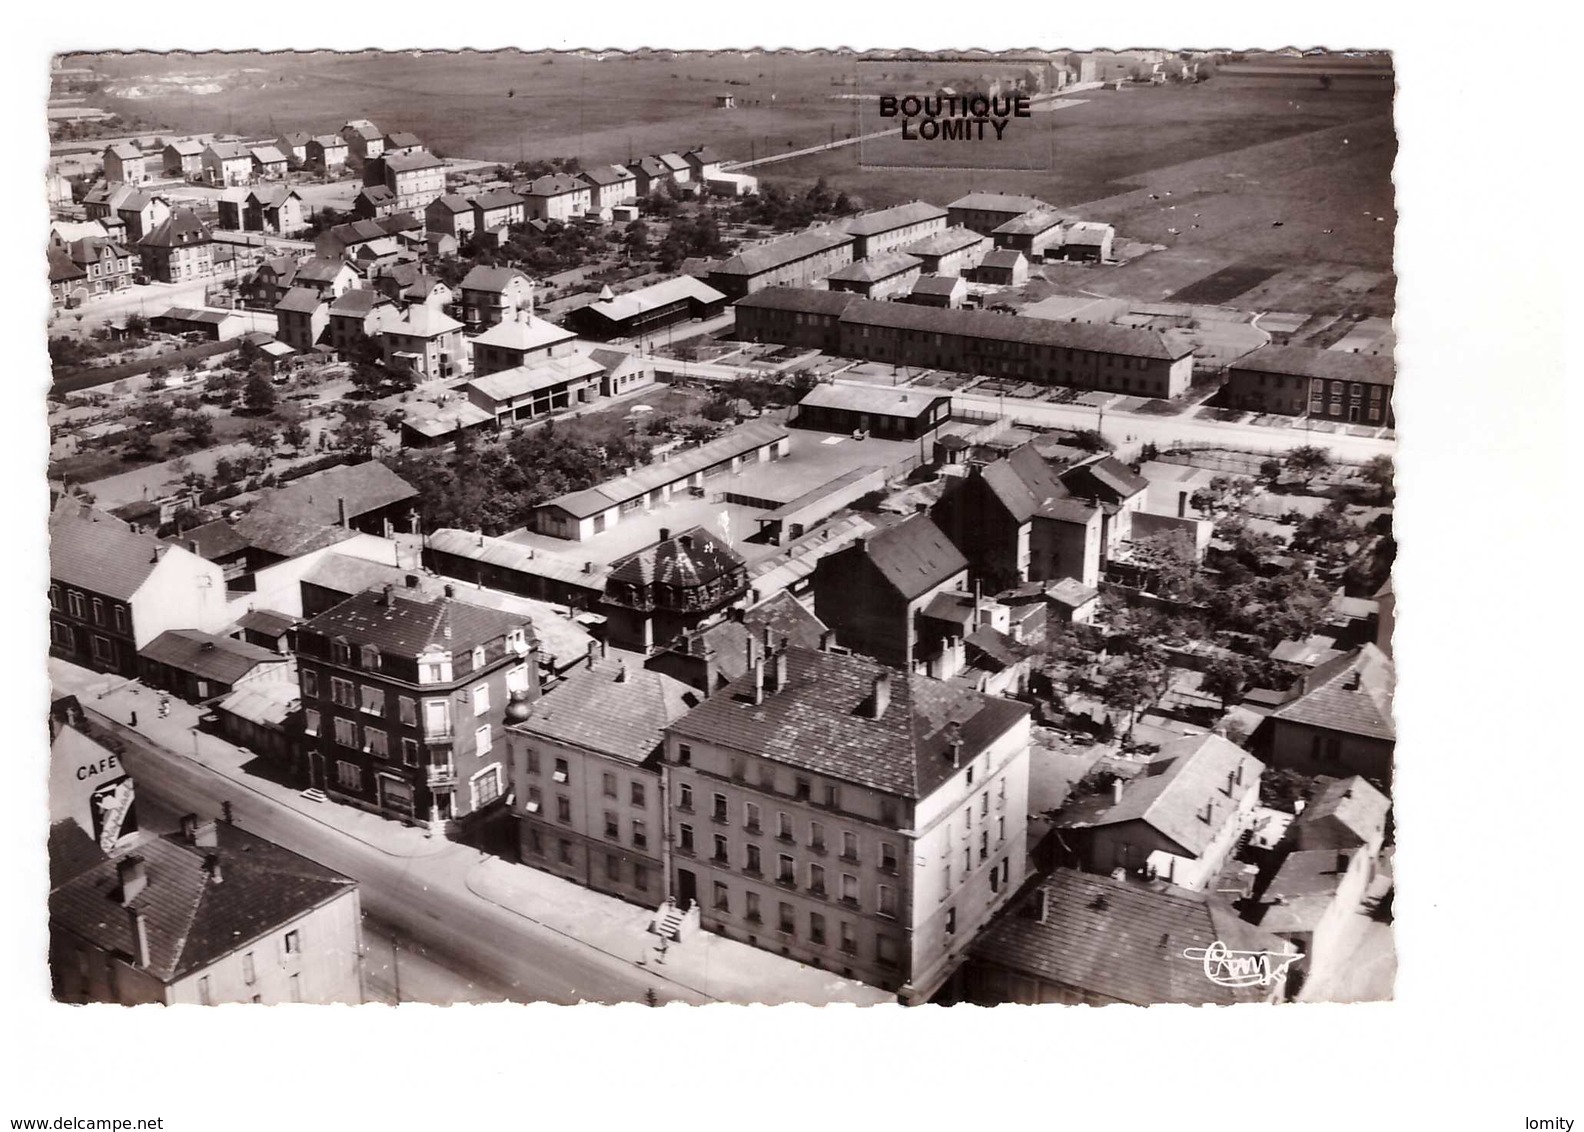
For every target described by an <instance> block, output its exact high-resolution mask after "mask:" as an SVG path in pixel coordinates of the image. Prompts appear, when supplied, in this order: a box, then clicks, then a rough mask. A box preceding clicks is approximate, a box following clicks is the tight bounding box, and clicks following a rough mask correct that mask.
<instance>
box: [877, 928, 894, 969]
mask: <svg viewBox="0 0 1584 1132" xmlns="http://www.w3.org/2000/svg"><path fill="white" fill-rule="evenodd" d="M875 958H876V959H877V960H879V962H880V966H882V967H895V966H896V965H897V941H896V940H894V939H892V938H891V937H890V936H888V935H877V936H875Z"/></svg>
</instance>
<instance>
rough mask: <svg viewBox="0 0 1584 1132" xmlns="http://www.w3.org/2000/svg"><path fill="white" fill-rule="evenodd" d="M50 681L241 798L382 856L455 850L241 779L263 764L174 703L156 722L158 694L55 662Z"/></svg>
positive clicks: (350, 810) (254, 778)
mask: <svg viewBox="0 0 1584 1132" xmlns="http://www.w3.org/2000/svg"><path fill="white" fill-rule="evenodd" d="M49 676H50V686H51V688H52V689H53V694H55V695H64V694H68V693H70V694H74V695H76V697H77V699H78V700H79V701H80V702H81V703H82V706H83V708H84V710H86V711H87V712H88V713H89V716H90V719H93V721H94V722H95V723H102V724H104V725H105V726H108V727H110V728H111V729H112V730H114V731H116V732H117V733H119V734H131V735H135V736H140V737H142V738H143V739H146V740H147V741H148V742H149V743H151V744H153V745H155V746H157V747H163V748H165V749H166V750H168V751H170V752H171V753H172V754H174V755H176V756H178V757H180V758H185V759H189V760H191V761H193V762H196V763H198V764H200V765H201V766H204V767H207V768H208V769H209V770H212V771H214V772H215V773H216V774H218V775H220V776H222V777H224V778H228V779H230V780H231V781H233V782H235V783H236V784H237V786H238V787H239V788H240V789H242V790H246V791H249V792H250V793H252V794H255V795H258V796H259V797H261V798H264V799H266V800H267V801H269V802H271V803H273V804H275V805H277V806H283V807H285V808H286V809H290V810H295V811H297V812H298V813H300V814H302V815H303V816H304V817H307V818H310V819H311V820H313V821H316V822H318V823H319V824H321V825H324V826H328V827H330V828H332V829H335V830H338V831H340V832H341V833H344V834H346V835H347V836H348V837H351V838H353V839H355V840H357V841H360V842H362V843H363V844H365V845H367V846H369V847H370V848H371V849H376V850H378V851H379V852H381V853H384V854H386V855H387V856H391V857H400V858H403V859H408V858H414V857H433V856H437V855H439V854H441V853H444V852H445V851H446V850H447V849H448V848H449V847H450V846H451V845H452V844H453V843H452V842H450V841H447V840H446V839H445V838H444V837H441V836H438V835H437V836H435V837H426V836H425V834H424V831H423V830H421V829H417V828H414V827H408V826H403V825H401V824H399V823H397V822H393V821H390V820H388V819H386V818H382V817H379V816H377V815H375V814H371V813H367V812H365V811H363V810H359V809H357V808H356V807H354V806H343V805H340V804H338V803H335V802H312V801H309V800H308V799H307V798H304V797H303V796H302V794H301V793H300V791H299V790H298V789H297V788H296V787H292V786H283V785H281V784H280V783H278V782H275V781H274V780H272V779H269V778H265V777H264V776H262V775H259V774H251V773H249V772H247V771H246V770H244V769H243V767H244V766H246V765H247V764H248V763H251V762H254V761H255V760H257V759H259V758H260V757H261V756H259V755H256V754H254V753H253V752H252V751H249V750H246V749H245V748H242V747H238V746H236V745H235V744H232V743H228V742H227V741H226V740H224V739H222V738H220V737H219V736H216V735H205V734H200V733H199V732H198V731H197V726H198V715H199V711H198V709H197V708H196V707H194V706H193V705H192V704H189V703H187V702H185V701H183V700H179V699H177V698H175V697H174V696H173V697H171V701H170V714H169V715H168V716H166V717H165V718H164V719H161V718H160V717H159V697H160V694H159V692H158V691H156V690H154V689H152V688H147V687H144V686H143V685H142V684H141V683H138V682H136V681H129V680H126V679H125V678H123V677H117V676H108V675H106V674H105V673H102V672H93V671H91V670H89V669H86V668H82V667H79V666H78V665H75V664H72V663H70V662H68V661H64V660H60V659H58V658H56V657H51V658H50V660H49ZM133 712H136V713H137V726H136V727H133V726H131V719H132V713H133ZM95 717H98V718H95Z"/></svg>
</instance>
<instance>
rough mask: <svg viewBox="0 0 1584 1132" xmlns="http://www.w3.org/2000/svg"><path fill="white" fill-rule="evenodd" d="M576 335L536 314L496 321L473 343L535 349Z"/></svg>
mask: <svg viewBox="0 0 1584 1132" xmlns="http://www.w3.org/2000/svg"><path fill="white" fill-rule="evenodd" d="M576 337H577V335H576V334H574V333H573V332H572V331H570V330H565V329H563V328H562V327H559V326H557V325H556V324H555V323H553V322H546V321H545V320H544V319H542V318H539V317H538V316H536V315H529V316H528V317H527V318H526V319H523V318H514V319H507V320H506V321H504V322H497V323H496V324H495V325H494V326H492V327H490V328H489V329H488V330H486V331H485V332H484V333H483V334H480V335H479V336H478V337H476V338H474V339H473V342H474V344H475V345H480V346H494V347H496V348H498V349H502V350H537V349H539V348H541V347H543V346H549V345H553V344H554V343H557V342H565V341H566V340H567V339H569V338H576Z"/></svg>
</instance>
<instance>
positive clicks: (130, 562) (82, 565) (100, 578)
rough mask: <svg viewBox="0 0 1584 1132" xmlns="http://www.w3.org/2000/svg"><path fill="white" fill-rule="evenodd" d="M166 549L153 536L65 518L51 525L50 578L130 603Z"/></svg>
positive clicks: (83, 520) (114, 526) (104, 524)
mask: <svg viewBox="0 0 1584 1132" xmlns="http://www.w3.org/2000/svg"><path fill="white" fill-rule="evenodd" d="M163 549H164V547H163V546H162V544H161V543H160V541H159V540H158V539H156V538H155V537H154V536H153V535H143V534H133V533H132V532H131V531H129V530H127V529H126V528H125V527H123V526H121V525H119V524H111V523H96V522H93V521H91V520H88V519H79V518H73V517H70V516H64V517H61V518H57V519H54V520H52V521H51V523H50V578H51V580H53V581H56V582H59V583H61V584H62V585H66V586H81V587H82V588H83V589H85V590H92V591H93V592H94V593H98V594H104V595H105V596H106V597H113V598H119V599H120V600H122V601H127V600H129V599H130V598H131V597H132V595H133V594H135V593H137V591H138V589H139V588H140V587H141V586H142V585H143V583H144V582H145V581H147V580H148V576H149V575H150V574H151V573H153V572H154V567H155V565H157V559H156V555H158V554H159V552H160V551H161V550H163Z"/></svg>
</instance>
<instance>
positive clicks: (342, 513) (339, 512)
mask: <svg viewBox="0 0 1584 1132" xmlns="http://www.w3.org/2000/svg"><path fill="white" fill-rule="evenodd" d="M336 522H337V523H339V524H340V525H341V526H343V527H344V526H347V525H348V524H347V505H346V498H345V497H341V498H338V499H337V500H336Z"/></svg>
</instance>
